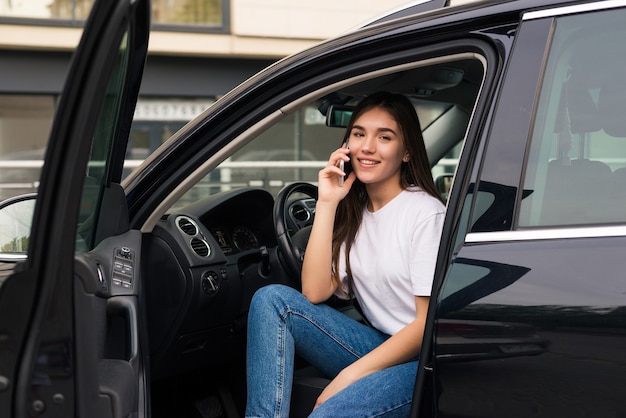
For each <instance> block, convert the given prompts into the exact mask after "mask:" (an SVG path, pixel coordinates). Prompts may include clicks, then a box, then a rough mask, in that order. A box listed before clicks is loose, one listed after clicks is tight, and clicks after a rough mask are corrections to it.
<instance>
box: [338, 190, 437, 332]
mask: <svg viewBox="0 0 626 418" xmlns="http://www.w3.org/2000/svg"><path fill="white" fill-rule="evenodd" d="M444 215H445V207H444V205H443V204H442V203H441V202H440V201H438V200H437V199H435V198H434V197H432V196H430V195H429V194H428V193H426V192H424V191H422V190H421V189H419V188H417V187H413V188H410V189H407V190H404V191H402V192H401V193H400V194H399V195H398V196H396V197H395V198H394V199H393V200H391V201H390V202H389V203H387V204H386V205H385V206H383V207H382V208H380V209H379V210H377V211H376V212H370V211H368V210H367V209H365V210H364V213H363V221H362V223H361V226H360V228H359V230H358V232H357V235H356V237H355V240H354V243H353V244H352V249H351V251H350V265H351V267H352V276H353V278H354V293H355V296H356V298H357V300H358V301H359V304H360V306H361V309H362V310H363V313H364V314H365V316H366V317H367V319H368V320H369V321H370V323H371V324H372V325H373V326H374V327H376V328H377V329H378V330H380V331H382V332H384V333H386V334H388V335H393V334H395V333H396V332H398V331H399V330H400V329H402V328H404V327H405V326H406V325H407V324H408V323H409V322H411V321H413V320H414V319H415V315H416V311H415V297H414V296H429V295H430V292H431V288H432V283H433V276H434V272H435V263H436V259H437V252H438V250H439V241H440V239H441V230H442V227H443V220H444ZM339 274H340V277H341V279H342V283H343V288H344V291H346V292H347V288H348V278H347V273H346V265H345V255H344V250H342V252H341V256H340V261H339Z"/></svg>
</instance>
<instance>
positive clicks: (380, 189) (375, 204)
mask: <svg viewBox="0 0 626 418" xmlns="http://www.w3.org/2000/svg"><path fill="white" fill-rule="evenodd" d="M365 190H366V191H367V197H368V198H369V202H368V203H367V209H368V210H369V211H370V212H376V211H377V210H379V209H381V208H382V207H383V206H385V205H386V204H387V203H389V202H391V201H392V200H393V198H394V197H396V196H397V195H399V194H400V193H401V192H402V190H404V189H403V188H402V186H400V184H398V183H394V184H366V185H365Z"/></svg>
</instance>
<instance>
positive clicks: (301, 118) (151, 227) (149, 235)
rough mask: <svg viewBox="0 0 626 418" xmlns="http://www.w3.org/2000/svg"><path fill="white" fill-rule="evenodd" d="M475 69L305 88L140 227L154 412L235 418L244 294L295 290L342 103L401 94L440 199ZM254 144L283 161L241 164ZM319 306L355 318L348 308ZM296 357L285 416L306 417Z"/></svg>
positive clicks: (477, 65)
mask: <svg viewBox="0 0 626 418" xmlns="http://www.w3.org/2000/svg"><path fill="white" fill-rule="evenodd" d="M485 65H486V64H485V61H484V60H483V59H481V57H477V56H476V55H475V54H470V53H467V54H456V55H453V56H446V57H441V58H438V59H430V60H427V61H424V62H415V63H411V64H405V65H402V66H398V67H393V68H388V69H385V70H380V71H378V72H376V73H367V74H362V75H359V76H357V77H354V78H352V79H347V80H344V81H343V82H341V83H338V84H335V85H330V86H328V87H326V88H323V89H320V90H317V91H314V92H312V93H311V94H309V95H308V96H306V97H301V98H300V99H298V100H295V101H293V102H292V103H291V104H290V105H289V106H285V107H284V108H282V109H280V110H279V111H277V112H276V113H275V114H273V115H271V116H270V117H268V118H266V119H265V120H262V121H259V123H258V124H257V125H256V126H254V127H253V129H249V130H248V131H246V132H245V133H244V134H243V135H240V136H239V137H238V138H235V139H234V140H233V141H232V142H231V143H230V144H229V145H228V146H227V147H225V148H224V149H223V152H222V153H220V154H219V155H214V156H213V158H211V159H210V160H209V161H207V162H206V164H205V165H204V166H202V167H200V168H199V169H197V170H196V171H195V172H194V173H192V174H191V175H190V176H189V177H188V178H187V181H186V182H185V183H183V184H180V185H179V187H178V188H177V189H176V190H175V191H174V192H173V193H172V194H171V195H170V196H169V197H168V198H167V199H166V201H165V202H163V204H162V206H161V208H162V211H161V212H159V213H156V212H155V213H154V214H152V216H151V217H150V218H149V219H148V220H147V222H146V223H145V224H144V226H143V229H142V232H144V240H143V247H142V254H143V259H142V268H143V271H142V273H141V274H142V277H143V286H144V291H145V294H144V295H145V300H146V309H147V322H148V323H147V329H148V335H149V346H150V361H151V364H150V373H151V377H152V408H153V415H154V416H157V417H160V416H163V417H165V416H171V415H172V414H176V415H177V416H183V415H185V416H202V417H209V416H211V417H218V416H240V415H243V410H244V408H245V391H246V389H245V345H246V314H247V309H248V306H249V303H250V300H251V298H252V295H253V294H254V292H255V291H256V290H257V289H259V288H260V287H262V286H265V285H267V284H269V283H282V284H286V285H289V286H292V287H294V288H299V280H298V276H299V269H300V265H301V257H302V255H303V251H304V248H305V247H306V241H307V239H308V233H309V229H310V226H311V224H312V221H313V218H314V215H315V199H316V187H315V183H316V180H317V172H318V171H319V169H320V168H322V167H323V166H324V165H325V163H326V160H325V159H326V158H327V157H328V155H330V153H331V152H332V150H334V149H336V148H338V147H339V146H341V143H340V142H341V138H342V135H343V127H344V126H345V122H347V121H346V118H345V116H347V115H349V114H350V109H351V108H352V107H353V106H354V105H355V104H356V103H357V102H358V101H359V100H360V99H361V98H362V97H364V96H366V95H367V94H370V93H372V92H376V91H381V90H387V91H393V92H397V93H402V94H404V95H406V96H407V97H409V98H410V99H411V100H412V101H413V102H414V104H415V107H416V111H417V113H418V116H419V119H420V123H421V124H422V130H423V136H424V138H425V142H426V147H427V150H428V153H429V159H430V161H431V165H432V167H433V175H434V177H435V178H436V179H437V184H438V185H440V191H441V193H442V195H443V196H444V197H445V196H447V193H448V188H449V186H450V185H451V183H452V177H453V175H454V170H455V167H456V160H455V158H456V157H458V155H459V152H460V149H461V147H462V143H463V140H464V137H465V132H466V129H467V126H468V123H469V120H470V118H471V115H472V112H473V109H474V106H475V104H476V101H477V98H478V95H479V92H480V90H481V86H482V82H483V77H484V73H485V69H484V67H485ZM329 109H332V110H334V112H329ZM332 114H335V115H337V114H340V115H341V116H343V118H339V119H340V120H339V121H337V120H331V119H332V118H330V117H329V116H330V115H332ZM341 119H343V120H341ZM294 137H295V138H294ZM280 138H284V140H283V142H282V143H281V142H280ZM263 150H265V151H267V150H281V152H276V153H275V154H276V155H278V156H280V157H279V158H281V159H280V160H274V161H267V160H266V161H260V162H259V161H255V162H254V164H252V163H250V160H251V158H252V157H250V156H251V155H253V156H254V155H257V156H258V155H263ZM257 158H258V157H257ZM258 159H260V158H258ZM163 208H165V209H163ZM329 303H335V306H336V307H337V309H342V310H345V311H346V314H349V315H354V316H355V318H358V312H355V311H354V309H353V308H351V307H350V306H345V304H341V303H338V301H329ZM297 364H298V367H299V368H300V370H299V373H300V374H301V375H302V379H301V383H296V385H298V384H300V385H301V388H300V389H299V390H298V389H295V390H294V402H293V405H292V416H306V414H307V412H309V411H310V408H311V406H312V402H314V400H315V397H316V396H317V395H316V393H319V386H320V385H323V384H324V383H325V380H324V379H323V378H322V377H321V376H319V375H318V374H316V372H315V371H314V370H311V368H310V367H309V366H308V365H307V364H304V362H303V361H302V360H301V359H298V363H297ZM181 411H182V412H181Z"/></svg>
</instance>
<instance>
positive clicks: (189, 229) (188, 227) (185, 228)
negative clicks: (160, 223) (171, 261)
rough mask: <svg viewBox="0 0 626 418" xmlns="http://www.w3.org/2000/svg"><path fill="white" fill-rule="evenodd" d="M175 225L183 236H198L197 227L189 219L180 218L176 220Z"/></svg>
mask: <svg viewBox="0 0 626 418" xmlns="http://www.w3.org/2000/svg"><path fill="white" fill-rule="evenodd" d="M176 225H178V229H180V230H181V231H182V232H184V233H185V234H187V235H189V236H190V237H193V236H195V235H197V234H198V227H197V226H196V224H195V223H194V222H193V221H192V220H191V219H189V218H187V217H184V216H180V217H178V218H177V219H176Z"/></svg>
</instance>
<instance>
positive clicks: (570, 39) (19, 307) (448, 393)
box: [0, 0, 626, 418]
mask: <svg viewBox="0 0 626 418" xmlns="http://www.w3.org/2000/svg"><path fill="white" fill-rule="evenodd" d="M436 3H441V2H436ZM431 6H432V7H433V10H430V11H424V10H423V9H424V8H426V7H427V6H425V5H423V4H422V5H419V7H420V8H421V9H420V10H417V9H407V10H404V11H401V12H398V13H394V14H391V15H388V16H386V17H383V18H382V19H380V20H377V21H375V22H373V23H370V24H368V25H366V26H363V27H361V28H358V29H355V30H354V31H352V32H349V33H346V34H344V35H342V36H340V37H338V38H335V39H332V40H329V41H327V42H324V43H321V44H320V45H318V46H315V47H313V48H311V49H309V50H306V51H304V52H301V53H299V54H296V55H294V56H291V57H288V58H286V59H283V60H281V61H280V62H278V63H276V64H275V65H272V66H271V67H269V68H267V69H266V70H264V71H262V72H260V73H259V74H257V75H256V76H254V77H252V78H251V79H249V80H247V81H246V82H244V83H243V84H241V85H240V86H239V87H237V88H235V89H234V90H233V91H232V92H230V93H229V94H227V95H225V96H224V97H222V98H221V99H220V100H218V101H217V102H216V103H215V104H214V105H212V106H211V107H210V108H209V109H208V110H207V111H205V112H204V113H203V114H202V115H200V116H199V117H198V118H196V119H195V120H193V121H192V122H190V123H189V124H187V125H186V126H185V127H183V128H182V129H181V130H180V131H179V132H177V133H176V134H174V136H173V137H172V138H170V139H169V140H168V141H167V142H166V143H164V144H163V146H162V147H160V148H159V149H158V150H157V151H156V152H154V153H153V154H152V155H150V156H149V157H148V158H147V159H146V160H145V162H144V163H143V164H142V165H141V166H140V167H139V168H138V169H136V170H134V171H133V172H132V173H131V174H130V175H129V176H128V177H127V178H125V179H124V180H123V179H122V173H123V172H124V164H123V163H124V161H123V160H124V156H125V154H126V143H127V140H128V132H129V130H130V127H131V123H132V116H133V110H134V107H135V101H136V98H137V94H138V91H139V87H140V83H141V76H142V71H143V67H144V62H145V59H146V53H147V44H148V34H149V15H150V13H149V8H150V5H149V2H148V0H132V1H131V0H115V1H111V0H109V1H101V0H98V1H96V2H95V5H94V8H93V11H92V14H91V17H90V18H89V20H88V22H87V24H86V30H85V33H84V36H83V39H82V41H81V43H80V46H79V48H78V49H77V52H76V54H75V56H74V58H73V61H72V66H71V68H70V72H69V75H68V81H67V84H66V86H65V89H64V92H63V95H62V97H61V100H60V102H59V104H58V108H57V109H58V110H57V114H56V118H55V122H54V125H53V128H52V132H51V136H50V142H49V144H48V147H47V150H46V156H45V165H44V167H43V170H42V176H41V183H40V186H39V189H38V193H37V195H36V196H34V195H33V196H27V197H24V198H17V199H13V200H12V201H10V202H5V204H4V205H3V207H2V209H0V232H1V233H0V246H1V248H0V250H1V251H2V254H1V257H0V259H1V260H2V261H1V264H0V267H1V268H2V269H1V270H0V272H1V274H0V416H2V417H35V416H37V417H47V416H49V417H60V416H63V417H73V416H76V417H90V418H91V417H115V418H122V417H151V416H152V417H166V416H177V417H229V418H232V417H238V416H242V415H243V408H244V402H245V374H244V369H245V368H244V365H245V336H246V313H247V310H248V305H249V302H250V299H251V297H252V294H253V293H254V292H255V291H256V290H257V289H259V288H260V287H262V286H265V285H266V284H268V283H283V284H287V285H290V286H293V287H295V288H298V287H299V280H298V278H299V270H300V266H301V257H302V251H303V249H304V247H305V246H306V240H307V237H308V230H309V229H308V228H309V227H310V225H311V222H312V219H313V217H314V216H315V199H316V187H315V180H316V174H315V173H316V172H317V170H318V169H319V166H320V164H322V165H323V163H324V162H325V160H326V159H327V157H328V155H329V153H330V151H331V150H333V149H335V148H337V147H339V145H340V141H341V136H342V130H341V126H342V120H343V119H344V117H345V116H346V115H348V114H349V113H350V111H351V108H352V106H353V105H354V103H356V102H358V101H359V100H360V99H361V98H362V97H364V96H366V95H368V94H370V93H372V92H375V91H379V90H388V91H393V92H397V93H402V94H404V95H406V96H407V97H408V98H410V99H411V101H412V102H413V103H414V104H415V107H416V110H417V112H418V115H419V118H420V121H421V124H422V128H423V135H424V137H425V140H426V144H427V148H428V153H429V158H430V161H431V164H432V166H433V175H434V177H435V179H436V183H437V184H438V185H439V187H440V191H441V193H442V195H443V196H445V197H446V198H447V215H446V220H445V226H444V231H443V236H442V241H441V246H440V250H439V255H438V260H437V268H436V272H435V284H434V287H433V294H432V299H431V301H432V302H431V304H430V311H429V317H428V322H427V328H426V335H425V339H424V344H423V347H422V350H421V353H420V367H419V371H418V374H417V377H416V380H415V381H407V382H406V384H407V385H411V386H414V393H415V395H414V401H413V407H412V412H411V415H412V416H414V417H417V416H421V417H425V416H437V417H502V416H507V417H555V416H558V417H589V416H594V417H596V416H602V417H605V416H606V417H621V416H626V403H624V402H623V393H624V388H625V387H626V116H625V115H626V113H625V111H626V77H625V76H624V68H626V27H625V26H624V24H623V22H624V21H626V1H623V0H608V1H597V2H591V1H570V0H567V1H559V0H550V1H546V0H520V1H505V2H495V1H485V2H475V3H471V4H466V5H459V6H447V5H446V6H443V7H435V6H437V4H434V3H433V4H431ZM415 7H418V6H415ZM333 116H338V118H335V117H333ZM276 150H280V152H279V153H277V151H276ZM264 151H265V152H267V153H268V155H269V153H270V152H273V153H275V154H276V155H281V157H279V158H280V159H281V160H280V161H275V159H276V158H274V157H267V158H264V157H263V155H264V154H263V152H264ZM259 155H260V157H254V158H253V161H250V158H252V157H250V156H259ZM272 155H274V154H272ZM285 156H288V157H285ZM274 169H275V170H276V171H272V170H274ZM29 211H31V212H29ZM31 213H32V216H31ZM30 219H32V222H30ZM348 308H349V307H348ZM337 309H345V307H341V306H337ZM348 310H349V309H348ZM301 367H302V370H307V369H308V367H307V365H306V364H304V363H303V364H301ZM307 379H312V378H311V377H306V376H304V377H302V380H299V381H298V382H297V383H296V385H306V384H307V383H306V380H307ZM303 382H304V383H303ZM309 382H310V380H309ZM316 382H317V383H322V384H323V381H321V380H319V379H317V380H316ZM308 389H310V392H311V393H310V394H309V395H307V392H306V391H304V392H301V391H298V390H296V391H295V394H298V396H301V397H299V398H297V399H296V402H295V403H294V416H295V415H297V414H305V413H306V408H307V405H309V402H310V399H308V398H307V396H309V398H310V396H315V395H314V389H313V388H311V387H308Z"/></svg>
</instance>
